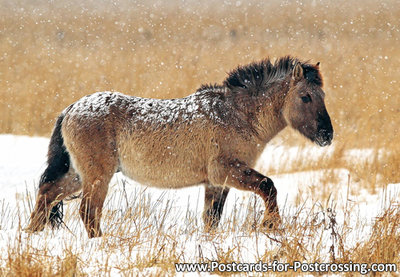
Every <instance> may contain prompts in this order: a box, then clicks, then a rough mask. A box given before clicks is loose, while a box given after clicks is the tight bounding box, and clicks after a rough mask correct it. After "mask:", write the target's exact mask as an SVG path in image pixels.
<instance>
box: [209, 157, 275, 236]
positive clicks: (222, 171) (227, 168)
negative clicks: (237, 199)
mask: <svg viewBox="0 0 400 277" xmlns="http://www.w3.org/2000/svg"><path fill="white" fill-rule="evenodd" d="M208 172H209V179H210V181H211V183H213V184H219V185H223V184H225V183H226V184H227V185H229V186H231V187H234V188H237V189H240V190H247V191H253V192H255V193H256V194H258V195H259V196H261V198H262V199H263V200H264V202H265V207H266V210H265V213H264V219H263V222H262V224H263V226H265V227H268V228H272V227H275V226H276V225H278V224H279V223H280V216H279V210H278V203H277V201H276V196H277V190H276V188H275V186H274V183H273V182H272V180H271V179H270V178H268V177H266V176H264V175H262V174H261V173H259V172H257V171H256V170H254V169H252V168H250V167H249V166H247V165H246V164H245V163H243V162H241V161H239V160H236V159H235V160H232V159H226V158H218V159H214V160H212V161H211V162H210V164H209V171H208Z"/></svg>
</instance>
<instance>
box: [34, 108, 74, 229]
mask: <svg viewBox="0 0 400 277" xmlns="http://www.w3.org/2000/svg"><path fill="white" fill-rule="evenodd" d="M64 117H65V112H63V113H62V114H61V115H60V116H59V117H58V119H57V122H56V124H55V126H54V130H53V133H52V135H51V138H50V144H49V150H48V153H47V168H46V169H45V171H44V172H43V174H42V176H41V177H40V181H39V188H40V187H41V186H43V185H44V184H46V183H52V184H54V185H56V182H57V181H58V180H59V179H61V178H62V177H63V176H64V175H65V174H66V173H67V172H68V170H69V167H70V157H69V154H68V152H67V149H66V148H65V145H64V139H63V136H62V134H61V127H62V122H63V120H64ZM62 217H63V202H62V201H60V202H58V203H57V204H56V205H55V206H54V207H53V208H52V209H51V211H50V214H49V218H48V220H49V222H50V224H51V226H52V227H53V228H55V227H59V226H60V225H61V223H62V222H63V221H62Z"/></svg>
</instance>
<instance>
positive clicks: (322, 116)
mask: <svg viewBox="0 0 400 277" xmlns="http://www.w3.org/2000/svg"><path fill="white" fill-rule="evenodd" d="M324 97H325V93H324V91H323V90H322V78H321V75H320V73H319V63H317V64H316V65H310V64H301V63H300V62H297V63H296V64H295V66H294V68H293V72H292V78H291V80H290V89H289V92H288V94H287V95H286V98H285V103H284V106H283V116H284V118H285V120H286V122H287V123H288V124H289V125H290V126H292V127H293V128H294V129H296V130H298V131H299V132H300V133H301V134H303V135H304V136H305V137H307V138H309V139H310V140H311V141H313V142H315V143H316V144H318V145H319V146H326V145H330V144H331V141H332V138H333V128H332V123H331V119H330V117H329V115H328V112H327V111H326V107H325V102H324Z"/></svg>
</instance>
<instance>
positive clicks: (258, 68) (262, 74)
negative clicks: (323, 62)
mask: <svg viewBox="0 0 400 277" xmlns="http://www.w3.org/2000/svg"><path fill="white" fill-rule="evenodd" d="M297 63H300V64H301V66H302V67H303V72H304V78H306V79H307V80H308V81H309V82H311V83H314V84H317V85H319V86H322V76H321V74H320V72H319V68H318V65H312V64H309V63H307V62H302V61H300V60H299V59H297V58H294V57H291V56H285V57H282V58H279V59H277V60H276V61H275V62H274V63H272V62H271V60H270V59H269V58H267V59H264V60H262V61H260V62H253V63H251V64H248V65H245V66H239V67H237V68H236V69H234V70H233V71H231V72H230V73H229V74H228V77H227V78H226V79H225V81H224V83H223V85H224V86H225V87H228V88H229V90H230V91H231V92H232V93H235V92H244V91H245V92H247V93H248V94H253V95H256V94H258V92H260V91H265V89H266V88H267V87H268V86H269V85H270V84H271V83H273V82H275V81H277V80H281V79H283V78H285V77H286V76H287V75H288V74H291V73H292V70H293V68H294V66H295V65H296V64H297Z"/></svg>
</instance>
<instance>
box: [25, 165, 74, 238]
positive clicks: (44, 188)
mask: <svg viewBox="0 0 400 277" xmlns="http://www.w3.org/2000/svg"><path fill="white" fill-rule="evenodd" d="M81 188H82V184H81V182H80V179H79V176H78V175H77V174H76V172H75V171H74V170H73V169H72V168H70V170H69V172H68V173H67V174H65V175H64V176H62V177H61V178H60V179H58V180H56V181H52V182H48V183H43V184H41V185H40V187H39V191H38V195H37V198H36V204H35V208H34V210H33V212H32V214H31V218H30V222H29V226H28V227H27V228H26V229H25V230H26V231H29V232H37V231H42V230H43V229H44V227H45V225H46V223H48V222H49V221H50V222H51V223H52V224H53V222H54V221H52V220H56V219H55V218H54V217H55V216H56V212H57V211H56V210H58V208H59V206H60V205H58V203H60V201H62V200H63V199H64V198H66V197H68V196H70V195H71V194H73V193H75V192H77V191H79V190H80V189H81ZM57 205H58V206H57ZM52 216H53V218H51V217H52ZM60 220H61V218H60Z"/></svg>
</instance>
